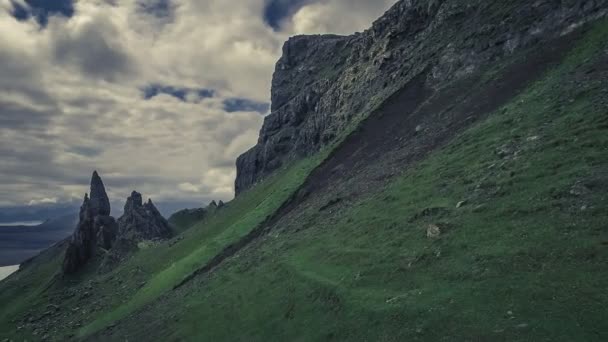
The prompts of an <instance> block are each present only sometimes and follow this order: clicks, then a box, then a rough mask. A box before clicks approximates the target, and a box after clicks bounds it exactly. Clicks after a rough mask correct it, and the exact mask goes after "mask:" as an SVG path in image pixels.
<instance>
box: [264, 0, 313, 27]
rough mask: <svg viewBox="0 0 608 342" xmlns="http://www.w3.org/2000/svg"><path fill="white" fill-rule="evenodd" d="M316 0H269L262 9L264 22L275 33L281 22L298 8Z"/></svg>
mask: <svg viewBox="0 0 608 342" xmlns="http://www.w3.org/2000/svg"><path fill="white" fill-rule="evenodd" d="M316 1H318V0H269V1H268V2H267V3H266V6H265V7H264V21H266V23H267V24H268V25H269V26H270V27H272V28H273V29H274V30H275V31H278V30H280V29H281V24H282V22H283V21H284V20H285V19H287V18H289V17H290V16H292V15H293V14H294V13H296V12H297V11H298V10H299V9H300V8H302V7H304V6H305V5H308V4H310V3H313V2H316Z"/></svg>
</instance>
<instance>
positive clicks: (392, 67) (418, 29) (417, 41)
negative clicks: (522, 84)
mask: <svg viewBox="0 0 608 342" xmlns="http://www.w3.org/2000/svg"><path fill="white" fill-rule="evenodd" d="M607 4H608V0H573V1H557V0H538V1H524V0H514V1H496V2H494V1H483V0H476V1H463V0H424V1H423V0H419V1H415V0H407V1H406V0H403V1H399V2H398V3H396V4H395V5H394V6H393V7H392V8H391V9H390V10H389V11H387V13H386V14H385V15H384V16H383V17H381V18H380V19H379V20H377V21H376V22H375V23H374V24H373V26H372V27H371V28H370V29H368V30H366V31H365V32H363V33H356V34H354V35H351V36H336V35H313V36H297V37H293V38H291V39H289V40H288V41H287V42H286V43H285V45H284V47H283V56H282V57H281V59H280V60H279V61H278V62H277V65H276V70H275V73H274V76H273V81H272V108H271V109H272V112H271V114H270V115H268V116H267V117H266V118H265V120H264V124H263V127H262V129H261V131H260V136H259V140H258V143H257V145H256V146H255V147H253V148H252V149H251V150H249V151H248V152H246V153H245V154H243V155H241V156H240V157H239V158H238V160H237V178H236V181H235V190H236V193H237V195H238V194H239V193H240V192H242V191H244V190H246V189H248V188H249V187H251V186H252V185H253V184H254V183H256V182H257V181H259V180H260V179H263V178H264V177H265V176H267V175H268V174H270V173H271V172H273V171H274V170H276V169H278V168H279V167H281V166H282V165H284V164H286V163H288V162H289V161H290V160H293V159H297V158H301V157H304V156H307V155H310V154H312V153H314V152H316V151H318V150H319V149H320V148H321V147H323V146H325V145H328V144H331V143H332V142H334V141H335V140H336V139H337V138H338V137H340V135H341V134H342V133H344V132H345V131H346V130H347V129H348V128H349V127H351V125H352V123H353V122H356V121H357V120H359V119H362V118H364V117H366V116H367V115H368V114H369V113H370V112H371V111H372V110H373V109H374V108H375V107H376V106H378V105H379V104H381V103H382V102H384V100H386V99H387V98H388V97H389V96H390V95H392V94H393V93H395V92H396V91H398V90H399V89H401V88H402V87H404V85H405V84H407V83H408V82H409V81H411V80H412V79H413V78H414V77H416V76H417V75H419V74H420V73H421V72H422V71H427V75H428V76H426V79H425V83H426V86H428V87H429V88H432V89H440V88H442V87H444V86H446V85H447V84H450V83H452V82H453V81H456V80H458V79H460V78H462V77H464V76H467V75H469V74H471V73H473V72H475V71H476V70H478V69H479V68H480V67H482V66H484V65H488V64H490V63H494V62H497V61H500V60H501V59H503V58H505V57H507V56H509V55H513V54H515V53H517V52H518V51H520V50H522V49H524V48H527V47H530V46H532V45H535V44H542V43H543V42H545V41H548V40H549V39H552V38H555V37H557V36H560V35H563V34H565V33H568V32H569V31H572V30H573V29H575V28H577V27H579V26H581V25H582V24H584V23H585V22H587V21H590V20H593V19H595V18H598V17H600V16H603V15H605V14H606V12H607V10H606V7H607Z"/></svg>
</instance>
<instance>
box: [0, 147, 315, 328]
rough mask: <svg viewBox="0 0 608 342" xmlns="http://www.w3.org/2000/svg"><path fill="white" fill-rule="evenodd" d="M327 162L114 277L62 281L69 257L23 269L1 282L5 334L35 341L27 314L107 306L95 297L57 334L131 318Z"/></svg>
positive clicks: (288, 172)
mask: <svg viewBox="0 0 608 342" xmlns="http://www.w3.org/2000/svg"><path fill="white" fill-rule="evenodd" d="M321 158H322V154H320V155H319V156H317V157H315V158H310V159H307V160H304V161H301V162H298V163H295V164H294V165H292V166H291V167H290V168H288V169H285V170H283V171H280V172H277V174H275V175H274V176H273V177H270V178H269V179H268V180H266V181H265V182H263V183H261V184H259V185H258V186H256V188H255V189H254V190H252V191H249V192H247V193H246V194H243V196H240V197H239V198H238V199H236V200H234V201H232V202H231V203H230V204H229V205H228V206H226V207H225V208H223V209H222V210H220V211H218V212H217V213H216V214H215V215H213V216H212V217H210V218H208V219H206V220H204V221H203V222H201V223H200V224H198V225H194V226H193V227H190V228H189V229H187V230H185V232H184V233H182V234H181V236H180V239H176V240H175V241H173V242H172V243H163V244H160V245H157V246H154V247H152V248H146V249H142V250H140V251H139V252H138V253H137V254H136V255H135V256H133V257H132V258H131V259H129V260H128V261H127V262H125V263H124V264H121V265H120V267H118V268H117V269H115V270H113V271H112V272H110V273H107V274H103V275H98V274H96V273H95V270H94V268H95V267H94V266H93V267H91V269H90V270H85V272H84V273H83V274H81V275H79V278H78V279H74V278H67V279H57V278H54V276H55V275H56V274H57V270H59V269H60V263H61V258H62V256H63V255H62V253H55V254H56V255H52V256H50V257H48V258H46V257H45V258H41V259H39V260H37V262H36V263H35V267H31V268H29V269H27V270H24V271H23V272H18V273H17V274H15V275H14V276H12V277H9V278H8V279H7V280H5V281H3V282H2V283H1V284H0V302H1V303H2V307H1V308H0V331H1V332H2V333H1V334H0V337H2V338H5V337H7V338H28V337H29V338H35V336H32V335H31V333H32V330H34V329H33V328H27V329H23V330H22V331H19V332H18V331H15V329H16V325H18V324H16V323H14V322H11V321H13V320H15V319H17V320H18V319H21V318H23V317H24V316H28V317H29V316H31V317H34V318H36V317H40V316H43V315H44V313H45V312H46V311H47V310H48V309H47V305H48V304H49V303H51V302H53V303H54V304H56V305H58V306H60V307H62V311H68V310H73V309H74V308H78V307H87V306H95V305H99V302H98V301H96V300H95V299H99V301H103V302H105V305H104V306H103V307H99V308H98V309H97V310H96V311H97V312H86V311H84V310H83V311H80V310H74V312H73V313H71V314H68V315H67V316H64V317H63V319H64V321H70V322H69V323H70V324H64V325H61V324H57V322H56V321H55V322H53V325H55V326H54V328H53V335H55V336H62V335H63V336H69V335H71V334H72V331H73V329H75V328H78V327H79V326H81V325H83V326H84V328H82V329H81V331H80V333H81V334H87V333H90V332H93V331H95V330H96V329H99V328H101V327H104V326H105V325H106V324H109V323H111V322H113V321H115V320H117V319H120V318H122V317H124V316H126V315H128V314H129V313H131V312H132V311H134V310H136V309H138V308H140V307H141V306H142V305H144V304H146V303H147V302H149V301H152V300H153V299H155V298H156V297H158V296H159V295H160V294H161V293H162V292H164V291H166V290H169V289H171V288H172V287H173V286H174V285H176V284H177V283H179V282H180V281H181V280H182V279H183V278H185V277H186V276H187V275H189V274H190V273H191V272H193V271H194V270H196V269H197V268H198V267H200V266H201V265H204V264H205V263H206V262H207V261H208V260H209V259H211V258H212V257H213V256H215V255H216V254H217V253H219V252H220V251H221V250H222V249H223V247H224V246H226V245H227V244H230V243H232V242H234V241H237V240H238V239H239V238H240V237H242V236H244V235H246V234H247V233H248V232H249V231H251V230H252V229H253V228H255V227H256V226H257V225H259V224H260V223H261V222H263V221H264V220H265V219H266V217H267V216H269V215H271V214H272V213H273V212H274V211H275V210H276V209H277V208H278V207H279V206H280V205H281V204H282V203H283V202H284V201H285V200H286V199H287V198H288V197H289V196H290V195H291V194H292V193H293V191H294V190H295V189H297V188H298V187H299V185H300V184H301V183H302V181H303V180H304V179H305V176H306V175H307V174H308V173H309V172H310V170H311V169H312V168H313V167H314V166H316V164H317V163H318V162H319V160H320V159H321ZM182 228H184V227H182ZM53 279H55V280H54V282H53ZM83 279H85V280H87V281H88V282H84V281H82V280H83ZM91 284H92V286H94V292H95V295H94V297H93V296H92V297H93V298H88V299H83V298H82V296H70V295H66V296H63V294H64V293H70V292H76V293H77V294H81V293H82V291H84V290H90V289H91V288H90V287H89V288H87V286H91ZM72 290H73V291H72ZM43 294H44V295H43ZM62 296H63V297H62ZM53 298H54V299H55V300H54V301H52V300H51V299H53ZM59 299H60V300H59ZM57 300H59V301H57ZM87 300H88V301H89V302H88V304H87V302H86V301H87ZM73 322H74V323H75V324H72V323H73ZM64 323H67V322H64ZM89 323H90V324H89ZM87 324H88V325H87ZM85 325H86V326H85Z"/></svg>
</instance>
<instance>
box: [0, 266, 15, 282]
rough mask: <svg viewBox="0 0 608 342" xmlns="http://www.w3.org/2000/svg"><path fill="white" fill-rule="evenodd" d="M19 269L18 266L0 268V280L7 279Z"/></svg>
mask: <svg viewBox="0 0 608 342" xmlns="http://www.w3.org/2000/svg"><path fill="white" fill-rule="evenodd" d="M18 269H19V265H13V266H3V267H0V280H2V279H4V278H6V277H8V276H9V275H11V274H12V273H13V272H16V271H17V270H18Z"/></svg>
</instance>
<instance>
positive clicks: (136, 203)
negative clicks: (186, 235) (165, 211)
mask: <svg viewBox="0 0 608 342" xmlns="http://www.w3.org/2000/svg"><path fill="white" fill-rule="evenodd" d="M118 226H119V231H118V234H119V237H120V238H121V239H124V238H128V239H130V240H135V241H138V240H152V239H165V238H169V237H171V235H172V230H171V227H170V226H169V223H168V222H167V220H165V218H164V217H163V216H162V215H161V214H160V212H159V211H158V209H156V207H155V206H154V204H153V203H152V200H148V202H147V203H145V204H143V201H142V196H141V194H140V193H138V192H136V191H133V192H132V193H131V196H130V197H129V198H128V199H127V203H126V204H125V210H124V214H123V215H122V216H121V217H120V218H119V219H118Z"/></svg>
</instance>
